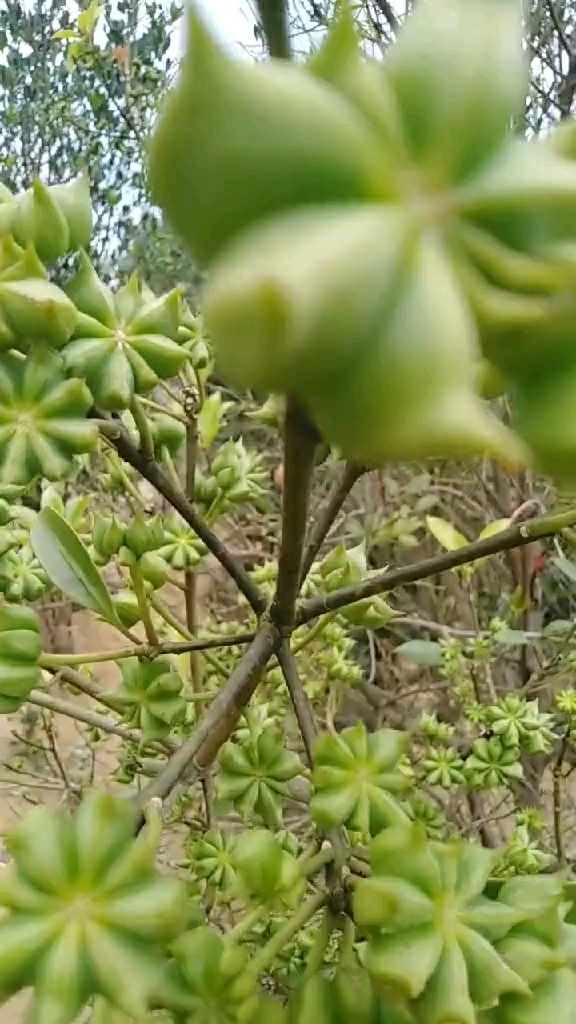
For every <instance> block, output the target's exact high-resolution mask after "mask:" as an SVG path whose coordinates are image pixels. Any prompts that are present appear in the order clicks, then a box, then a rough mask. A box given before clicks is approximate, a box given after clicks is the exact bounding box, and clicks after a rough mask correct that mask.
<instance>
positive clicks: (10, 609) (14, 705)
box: [0, 604, 42, 991]
mask: <svg viewBox="0 0 576 1024" xmlns="http://www.w3.org/2000/svg"><path fill="white" fill-rule="evenodd" d="M41 651H42V637H41V634H40V622H39V620H38V617H37V615H36V614H35V612H33V611H32V609H31V608H28V607H27V606H26V605H12V604H0V714H10V713H11V712H12V711H16V710H17V709H18V708H19V707H20V705H21V704H23V703H24V701H25V700H26V697H27V696H28V694H29V693H30V691H31V690H33V689H34V687H35V686H37V685H38V682H39V680H40V669H39V667H38V659H39V657H40V654H41ZM1 988H2V986H1V984H0V991H1Z"/></svg>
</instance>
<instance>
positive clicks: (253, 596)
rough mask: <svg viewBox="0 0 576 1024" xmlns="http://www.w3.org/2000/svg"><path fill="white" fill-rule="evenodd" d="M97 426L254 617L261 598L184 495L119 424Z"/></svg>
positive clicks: (261, 605)
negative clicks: (175, 516)
mask: <svg viewBox="0 0 576 1024" xmlns="http://www.w3.org/2000/svg"><path fill="white" fill-rule="evenodd" d="M98 425H99V428H100V432H101V433H102V434H103V435H104V436H105V437H106V438H107V439H108V440H109V441H110V443H111V444H112V445H113V446H114V448H115V449H116V451H117V452H118V454H119V455H120V457H121V458H122V459H124V461H125V462H127V463H128V464H129V465H130V466H133V468H134V469H137V470H138V472H139V473H140V475H141V476H142V477H144V479H145V480H147V481H148V483H150V484H152V486H153V487H155V488H156V490H157V491H158V493H159V494H161V495H162V496H163V497H164V498H166V501H168V502H169V503H170V504H171V505H172V507H173V508H175V509H176V511H177V512H179V513H180V515H181V516H182V518H183V519H184V521H185V522H186V523H188V526H190V527H191V528H192V529H193V530H194V532H195V533H197V534H198V536H199V537H200V540H201V541H203V542H204V544H205V545H206V547H207V548H208V550H209V551H210V552H211V553H212V554H213V555H214V557H215V558H216V559H217V560H218V561H219V562H220V565H222V566H223V568H224V569H226V572H227V573H228V574H229V575H230V576H231V577H232V579H233V580H234V582H235V583H236V585H237V587H238V589H239V590H240V591H241V592H242V593H243V594H244V597H245V598H246V600H247V601H248V603H249V604H250V606H251V607H252V608H253V610H254V611H255V612H256V614H257V615H261V614H262V612H263V611H264V609H265V607H266V601H265V599H264V597H263V595H262V594H261V593H260V591H259V589H258V587H256V586H255V584H254V583H253V582H252V580H251V579H250V577H249V575H248V574H247V573H246V572H245V570H244V569H243V567H242V566H241V565H238V563H237V562H236V561H235V560H234V559H233V558H232V557H231V555H230V553H229V551H228V549H227V548H226V546H225V544H223V543H222V541H221V540H220V538H219V537H218V536H217V535H216V534H215V533H213V532H212V530H211V529H210V527H209V526H207V525H206V523H205V522H204V521H203V520H202V519H201V517H200V516H199V515H198V513H197V512H196V510H195V508H194V507H193V505H192V503H191V502H190V501H189V500H188V498H187V497H186V495H185V494H184V491H182V490H179V489H178V488H177V487H176V485H175V484H174V482H173V481H172V480H170V478H169V477H168V476H167V474H166V473H165V472H164V470H163V469H161V468H160V466H159V465H158V463H157V462H156V461H155V460H154V459H150V458H148V457H147V456H146V455H145V454H144V453H143V452H141V451H139V449H138V448H137V447H136V445H135V444H133V443H132V441H131V439H130V437H129V435H128V432H127V431H126V430H125V428H124V427H123V426H122V424H121V423H118V421H117V420H106V421H102V419H100V422H99V424H98Z"/></svg>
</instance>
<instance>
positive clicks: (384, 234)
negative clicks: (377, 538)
mask: <svg viewBox="0 0 576 1024" xmlns="http://www.w3.org/2000/svg"><path fill="white" fill-rule="evenodd" d="M525 85H526V73H525V63H524V59H523V54H522V25H521V12H520V10H519V8H518V5H517V4H516V3H515V2H514V0H504V2H500V3H498V4H495V3H494V2H493V0H474V2H466V3H463V2H462V0H450V2H448V0H426V2H425V3H423V4H420V5H419V6H418V8H417V9H416V10H415V12H414V14H413V15H412V16H411V17H410V18H408V19H407V20H406V23H405V24H404V25H403V26H402V30H401V32H400V33H399V36H398V40H397V41H396V43H395V44H394V46H392V47H391V48H390V49H389V51H388V53H387V55H386V60H385V61H382V62H376V61H366V60H364V59H363V58H362V55H361V49H360V44H359V41H358V38H357V36H356V33H355V31H354V26H353V19H352V16H351V13H350V12H349V11H348V10H347V9H346V8H344V9H343V10H342V12H341V14H340V17H339V18H337V19H336V23H335V24H334V26H333V27H332V29H331V31H330V32H329V34H328V38H327V39H326V41H325V43H324V45H323V46H322V47H321V49H320V52H319V53H317V54H315V56H314V57H313V59H312V60H311V61H309V62H308V63H307V64H304V63H302V62H295V63H294V64H293V65H290V64H289V63H288V62H286V61H269V62H259V63H257V64H254V65H252V64H246V63H245V62H241V61H233V60H232V59H230V58H228V56H227V55H226V54H225V53H224V52H222V51H221V50H220V49H219V48H218V46H217V45H216V43H215V42H214V41H213V40H212V39H211V38H210V36H209V34H208V32H207V30H206V28H205V27H204V25H203V24H202V23H201V21H200V19H199V18H198V16H197V15H196V14H195V13H194V12H191V14H190V17H189V46H188V49H187V52H186V55H185V58H184V60H183V62H182V66H181V74H180V78H179V81H178V83H177V85H176V87H175V89H174V90H173V92H172V94H171V96H170V97H169V99H168V102H167V103H166V105H165V108H164V113H163V116H161V118H160V121H159V125H158V127H157V129H156V133H155V137H154V138H153V141H152V145H151V168H150V170H151V184H152V188H153V191H154V194H155V196H156V198H157V200H158V201H159V202H160V204H161V205H162V206H163V207H164V209H165V210H166V211H167V213H168V215H169V217H170V219H171V221H172V223H173V225H174V227H175V228H176V229H177V230H179V231H180V232H181V233H182V234H183V236H184V238H185V239H186V241H187V242H188V244H189V245H190V246H191V247H192V249H193V250H194V252H195V254H196V255H197V256H198V257H199V258H200V259H203V260H205V261H206V262H207V263H208V264H209V268H210V270H211V276H210V277H209V280H208V285H207V289H206V292H205V296H204V304H203V314H204V318H205V321H206V325H207V328H208V330H209V333H210V337H211V339H212V341H213V343H214V347H215V351H216V356H217V360H218V362H219V365H220V366H221V368H222V370H223V371H224V372H225V373H226V374H227V375H228V376H229V377H230V379H231V380H232V381H233V382H234V383H235V384H237V385H239V386H242V387H250V388H255V389H258V390H264V391H273V392H291V393H295V394H296V395H297V396H298V397H299V398H300V400H301V401H302V402H303V403H304V404H305V405H306V406H307V407H308V408H309V410H310V412H311V414H312V417H313V419H314V420H315V421H316V422H317V423H318V424H319V426H320V428H321V429H322V431H323V433H324V434H325V436H326V438H327V440H328V441H330V442H332V443H333V444H337V445H338V446H339V447H340V448H342V449H343V451H344V452H345V454H347V455H349V456H351V457H356V458H357V459H359V460H361V461H364V462H368V463H369V464H372V463H380V462H381V461H382V460H384V459H386V458H388V459H389V458H407V457H419V456H422V455H424V454H432V453H433V454H440V453H444V454H452V453H454V451H459V452H465V451H474V450H479V451H488V450H491V451H493V452H494V453H496V454H497V455H499V456H500V457H508V458H510V459H515V458H518V457H521V454H522V451H521V446H520V445H516V444H515V442H514V440H513V439H512V438H511V437H510V436H509V435H506V434H505V433H504V432H503V430H502V428H501V426H500V425H499V424H497V423H496V422H495V420H494V419H491V418H490V416H489V414H488V412H487V410H486V409H485V408H484V407H483V406H482V404H481V402H480V400H479V399H477V398H476V396H475V393H474V389H475V386H476V375H477V369H476V368H477V364H478V362H479V358H480V347H479V330H478V323H479V314H478V313H477V306H478V305H479V300H478V299H477V296H476V291H477V290H478V288H475V285H476V282H475V280H474V281H473V282H472V283H471V282H470V277H471V276H472V275H471V274H470V273H468V263H469V262H470V263H472V264H473V269H475V263H474V260H475V259H477V257H476V256H475V255H474V254H472V255H471V254H470V253H469V247H468V248H467V243H468V235H469V231H468V229H469V228H472V227H474V226H475V225H476V224H477V223H478V221H479V220H482V224H483V226H484V222H485V221H488V222H489V226H488V228H487V229H486V233H488V234H489V236H490V237H492V234H491V233H490V228H491V227H492V225H491V224H490V217H491V216H492V218H493V219H494V220H495V221H496V224H498V218H500V221H501V220H502V219H506V218H513V217H515V216H522V215H523V214H524V212H525V211H526V210H527V209H528V210H529V209H530V206H531V204H533V203H534V202H535V201H536V200H538V201H539V202H540V203H541V204H543V205H546V204H547V205H548V206H554V207H555V208H556V209H558V208H560V207H561V208H562V209H563V210H565V211H571V210H572V209H573V208H574V205H575V201H576V169H572V168H571V167H570V165H569V161H568V160H565V159H564V160H563V159H562V158H561V157H559V156H552V155H550V154H548V153H547V154H546V156H544V155H543V154H544V149H543V147H542V146H537V145H533V146H532V147H529V146H528V145H520V144H519V143H518V142H517V141H516V140H510V139H509V138H508V130H509V125H510V122H511V120H512V119H513V118H514V117H515V116H516V114H517V113H519V112H520V111H521V110H522V108H523V99H524V93H525ZM479 104H481V105H482V117H481V118H479V117H478V116H477V111H478V105H479ZM183 125H185V128H183ZM543 162H546V168H547V173H546V176H545V178H546V180H545V181H544V180H543V179H544V175H543V174H542V166H543ZM521 169H523V175H522V183H521V184H520V182H519V174H520V170H521ZM512 256H513V254H512ZM567 276H568V275H567V274H566V272H562V270H560V271H559V272H558V273H557V274H556V277H555V280H559V279H561V280H562V282H565V281H566V280H567ZM482 283H484V279H483V282H482ZM487 287H488V284H486V288H487ZM480 291H481V293H482V296H483V291H482V289H480ZM471 296H472V297H471Z"/></svg>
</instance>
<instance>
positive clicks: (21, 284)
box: [0, 228, 76, 351]
mask: <svg viewBox="0 0 576 1024" xmlns="http://www.w3.org/2000/svg"><path fill="white" fill-rule="evenodd" d="M75 323H76V309H75V308H74V304H73V303H72V302H71V301H70V299H69V298H68V297H67V296H66V295H65V294H64V292H63V291H61V290H60V288H58V287H57V286H56V285H55V284H52V282H51V281H49V280H48V274H47V273H46V270H45V269H44V267H43V266H42V264H41V263H40V260H39V259H38V256H37V255H36V252H35V251H34V249H33V248H31V247H28V248H27V249H26V250H24V249H21V248H20V246H18V245H16V244H15V242H14V241H13V239H12V238H11V237H10V236H4V237H2V231H1V228H0V348H18V349H20V348H21V349H23V350H24V351H26V350H27V349H28V348H29V347H30V344H31V343H32V342H40V343H42V344H44V345H46V343H48V344H49V345H51V346H52V347H53V348H60V347H61V345H63V344H64V342H65V341H66V340H67V339H68V338H69V337H70V335H71V334H72V331H73V330H74V325H75Z"/></svg>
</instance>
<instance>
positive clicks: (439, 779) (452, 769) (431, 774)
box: [421, 746, 466, 789]
mask: <svg viewBox="0 0 576 1024" xmlns="http://www.w3.org/2000/svg"><path fill="white" fill-rule="evenodd" d="M421 768H422V771H423V773H424V775H425V778H426V782H427V783H428V785H430V786H442V787H443V788H444V789H452V787H453V786H462V785H463V784H464V782H465V781H466V778H465V775H464V771H463V769H464V761H463V760H462V758H461V757H460V754H459V753H458V751H457V750H456V747H443V746H441V747H430V749H429V750H428V752H427V754H426V757H425V758H424V760H423V761H422V765H421Z"/></svg>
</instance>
